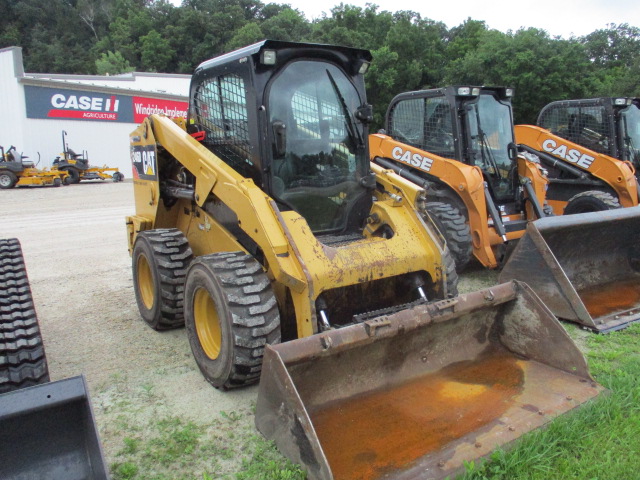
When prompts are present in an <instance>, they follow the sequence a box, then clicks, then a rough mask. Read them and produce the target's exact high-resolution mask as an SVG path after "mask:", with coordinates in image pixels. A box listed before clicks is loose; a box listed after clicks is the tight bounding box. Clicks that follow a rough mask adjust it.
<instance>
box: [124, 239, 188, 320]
mask: <svg viewBox="0 0 640 480" xmlns="http://www.w3.org/2000/svg"><path fill="white" fill-rule="evenodd" d="M192 259H193V252H192V251H191V247H189V242H188V241H187V239H186V237H185V236H184V235H183V233H182V232H181V231H180V230H177V229H175V228H165V229H156V230H147V231H145V232H141V233H139V234H138V237H137V238H136V243H135V245H134V246H133V255H132V269H133V286H134V290H135V294H136V302H137V303H138V310H139V311H140V315H141V316H142V318H143V319H144V321H145V322H147V324H148V325H149V326H150V327H151V328H153V329H154V330H167V329H170V328H177V327H181V326H182V325H184V312H183V298H184V297H183V295H184V279H185V276H186V273H187V268H188V267H189V263H190V262H191V260H192Z"/></svg>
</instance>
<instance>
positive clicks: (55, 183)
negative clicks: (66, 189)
mask: <svg viewBox="0 0 640 480" xmlns="http://www.w3.org/2000/svg"><path fill="white" fill-rule="evenodd" d="M61 185H62V180H60V179H59V178H57V177H56V178H54V179H53V186H54V187H60V186H61Z"/></svg>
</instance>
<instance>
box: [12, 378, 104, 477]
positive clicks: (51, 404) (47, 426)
mask: <svg viewBox="0 0 640 480" xmlns="http://www.w3.org/2000/svg"><path fill="white" fill-rule="evenodd" d="M0 459H2V460H0V478H2V479H3V480H23V479H45V478H46V479H49V480H81V479H83V480H85V479H86V480H107V479H108V478H109V477H108V475H107V470H106V466H105V463H104V457H103V454H102V447H101V446H100V439H99V436H98V431H97V428H96V424H95V421H94V417H93V411H92V408H91V402H90V400H89V396H88V390H87V385H86V382H85V380H84V377H81V376H80V377H72V378H67V379H65V380H59V381H57V382H51V383H44V384H42V385H37V386H35V387H29V388H24V389H21V390H15V391H13V392H9V393H5V394H3V395H0Z"/></svg>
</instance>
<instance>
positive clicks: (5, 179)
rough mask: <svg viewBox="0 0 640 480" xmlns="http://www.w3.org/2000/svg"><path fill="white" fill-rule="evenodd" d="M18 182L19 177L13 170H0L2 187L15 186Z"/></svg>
mask: <svg viewBox="0 0 640 480" xmlns="http://www.w3.org/2000/svg"><path fill="white" fill-rule="evenodd" d="M16 183H18V177H16V174H15V173H13V172H9V171H5V172H0V188H1V189H3V190H5V189H9V188H13V187H15V186H16Z"/></svg>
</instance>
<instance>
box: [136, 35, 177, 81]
mask: <svg viewBox="0 0 640 480" xmlns="http://www.w3.org/2000/svg"><path fill="white" fill-rule="evenodd" d="M140 46H141V51H140V60H141V61H142V67H143V68H144V69H146V70H147V71H154V72H161V71H166V70H167V66H168V65H169V62H170V61H171V59H172V58H173V56H174V51H173V50H172V48H171V45H169V41H168V40H167V39H165V38H163V37H162V36H161V35H160V34H159V33H158V32H156V31H155V30H151V31H150V32H149V33H148V34H147V35H145V36H143V37H141V38H140Z"/></svg>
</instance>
